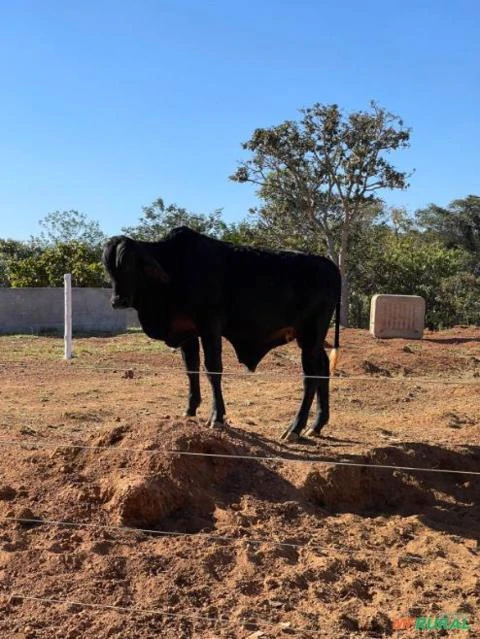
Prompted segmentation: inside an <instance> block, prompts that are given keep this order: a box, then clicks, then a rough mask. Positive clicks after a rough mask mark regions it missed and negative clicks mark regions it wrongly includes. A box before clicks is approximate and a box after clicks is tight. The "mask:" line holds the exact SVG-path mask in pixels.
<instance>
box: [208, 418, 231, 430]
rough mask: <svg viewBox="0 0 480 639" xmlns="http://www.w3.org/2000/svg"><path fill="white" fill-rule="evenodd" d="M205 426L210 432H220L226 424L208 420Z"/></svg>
mask: <svg viewBox="0 0 480 639" xmlns="http://www.w3.org/2000/svg"><path fill="white" fill-rule="evenodd" d="M207 425H208V428H210V430H221V429H222V428H225V426H226V425H227V424H226V422H219V421H213V420H210V421H209V422H208V424H207Z"/></svg>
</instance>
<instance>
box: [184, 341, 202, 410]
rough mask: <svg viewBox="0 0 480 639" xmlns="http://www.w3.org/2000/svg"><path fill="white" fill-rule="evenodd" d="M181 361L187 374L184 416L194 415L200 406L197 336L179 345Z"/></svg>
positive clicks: (198, 346) (198, 344) (198, 345)
mask: <svg viewBox="0 0 480 639" xmlns="http://www.w3.org/2000/svg"><path fill="white" fill-rule="evenodd" d="M180 350H181V351H182V358H183V363H184V364H185V369H186V371H187V376H188V385H189V389H188V405H187V410H186V411H185V417H194V416H195V415H196V413H197V408H198V407H199V406H200V403H201V401H202V397H201V394H200V343H199V340H198V337H192V338H191V339H189V340H188V341H186V342H185V343H183V344H182V345H181V347H180Z"/></svg>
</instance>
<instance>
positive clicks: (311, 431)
mask: <svg viewBox="0 0 480 639" xmlns="http://www.w3.org/2000/svg"><path fill="white" fill-rule="evenodd" d="M321 436H322V433H321V431H320V430H315V428H307V430H306V431H305V437H316V438H317V439H318V438H319V437H321Z"/></svg>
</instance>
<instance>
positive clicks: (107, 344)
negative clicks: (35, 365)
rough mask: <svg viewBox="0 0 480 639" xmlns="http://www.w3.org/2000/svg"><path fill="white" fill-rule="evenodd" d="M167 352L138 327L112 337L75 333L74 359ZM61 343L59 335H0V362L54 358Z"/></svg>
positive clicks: (60, 351)
mask: <svg viewBox="0 0 480 639" xmlns="http://www.w3.org/2000/svg"><path fill="white" fill-rule="evenodd" d="M165 351H168V348H167V347H166V346H165V345H164V344H163V343H162V342H158V341H155V340H152V339H149V338H148V337H147V336H146V335H145V334H144V333H143V332H141V331H139V330H133V331H129V332H128V333H125V334H122V335H113V336H108V337H105V336H101V337H99V336H98V335H90V336H85V335H82V336H74V338H73V354H74V358H75V359H82V358H85V359H90V358H93V357H94V358H95V359H99V358H100V359H101V358H102V357H108V356H109V355H114V354H117V353H129V352H134V353H136V354H141V353H158V352H165ZM63 352H64V343H63V337H61V336H58V335H57V336H49V337H46V336H43V335H1V336H0V363H2V362H3V363H4V362H24V361H26V362H29V361H39V360H41V361H55V360H61V359H62V358H63Z"/></svg>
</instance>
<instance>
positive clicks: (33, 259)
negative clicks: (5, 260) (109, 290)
mask: <svg viewBox="0 0 480 639" xmlns="http://www.w3.org/2000/svg"><path fill="white" fill-rule="evenodd" d="M65 273H71V274H72V285H73V286H105V274H104V270H103V267H102V265H101V263H100V260H99V255H98V250H96V249H95V248H92V247H91V246H88V245H86V244H84V243H82V242H78V241H71V242H68V243H59V244H56V245H55V246H52V247H49V248H46V249H45V250H43V251H42V252H41V253H40V254H39V255H31V256H29V257H26V258H25V259H22V260H17V261H15V262H13V263H11V265H10V281H11V285H12V286H14V287H23V286H27V287H28V286H29V287H36V286H63V276H64V274H65Z"/></svg>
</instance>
